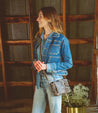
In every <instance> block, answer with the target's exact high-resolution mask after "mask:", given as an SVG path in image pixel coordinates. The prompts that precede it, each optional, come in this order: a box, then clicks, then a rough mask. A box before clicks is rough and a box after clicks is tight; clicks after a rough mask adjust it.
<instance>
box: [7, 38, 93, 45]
mask: <svg viewBox="0 0 98 113" xmlns="http://www.w3.org/2000/svg"><path fill="white" fill-rule="evenodd" d="M5 43H6V44H8V45H29V44H31V40H13V41H12V40H8V41H5ZM32 43H34V41H33V42H32ZM69 43H70V44H92V43H93V38H86V39H83V38H81V39H69ZM32 45H33V44H32Z"/></svg>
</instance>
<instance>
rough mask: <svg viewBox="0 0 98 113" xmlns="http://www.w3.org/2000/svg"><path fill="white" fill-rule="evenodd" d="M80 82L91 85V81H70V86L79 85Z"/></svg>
mask: <svg viewBox="0 0 98 113" xmlns="http://www.w3.org/2000/svg"><path fill="white" fill-rule="evenodd" d="M78 84H83V85H88V86H89V85H91V81H78V82H76V81H69V85H70V86H74V85H78Z"/></svg>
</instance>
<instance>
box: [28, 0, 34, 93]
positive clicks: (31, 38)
mask: <svg viewBox="0 0 98 113" xmlns="http://www.w3.org/2000/svg"><path fill="white" fill-rule="evenodd" d="M31 1H32V0H29V25H30V40H31V57H32V59H33V45H34V38H33V23H32V9H31V4H32V2H31ZM32 74H33V92H34V91H35V72H34V70H33V69H32Z"/></svg>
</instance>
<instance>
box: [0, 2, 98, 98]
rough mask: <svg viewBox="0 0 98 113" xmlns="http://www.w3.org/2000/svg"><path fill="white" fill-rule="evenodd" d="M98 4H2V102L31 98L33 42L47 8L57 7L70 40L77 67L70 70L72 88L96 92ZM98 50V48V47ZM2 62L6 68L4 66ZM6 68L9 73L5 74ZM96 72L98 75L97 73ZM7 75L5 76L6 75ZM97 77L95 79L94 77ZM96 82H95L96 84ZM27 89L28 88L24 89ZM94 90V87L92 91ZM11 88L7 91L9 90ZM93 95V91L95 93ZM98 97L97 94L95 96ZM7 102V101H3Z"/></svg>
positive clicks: (0, 9) (0, 82)
mask: <svg viewBox="0 0 98 113" xmlns="http://www.w3.org/2000/svg"><path fill="white" fill-rule="evenodd" d="M95 1H96V0H6V1H3V0H1V1H0V22H1V25H0V26H1V39H2V44H3V45H2V47H3V48H2V50H3V55H4V59H2V57H1V56H2V54H0V58H1V65H0V84H1V85H0V94H1V95H2V96H0V98H2V97H4V94H5V93H4V88H3V81H4V76H3V75H4V73H3V72H5V79H6V81H5V82H4V83H5V84H7V85H5V92H7V95H8V98H9V99H15V98H16V99H17V98H31V97H32V95H33V88H32V86H34V84H35V83H33V81H32V79H33V80H34V75H33V76H32V69H31V61H32V39H31V38H33V37H34V35H35V33H36V32H37V30H38V25H37V22H36V17H37V15H38V11H39V9H40V8H41V7H44V6H53V7H55V8H56V10H57V11H58V13H59V15H60V17H61V19H62V20H63V28H64V31H65V35H66V36H67V38H68V39H69V42H70V47H71V52H72V58H73V63H74V66H73V68H72V69H70V70H69V76H68V77H69V79H70V81H71V83H70V84H71V85H74V84H77V83H80V82H82V83H83V84H85V85H88V86H89V87H90V88H91V89H94V90H96V86H95V85H96V84H95V85H94V82H96V81H94V79H95V78H96V69H95V67H96V65H95V64H96V63H95V62H96V61H95V60H94V59H95V56H96V54H94V50H95V49H96V47H95V46H96V36H95V35H96V22H95V20H96V18H95V14H96V12H95ZM97 46H98V45H97ZM2 61H4V62H3V63H4V64H5V65H2V64H3V63H2ZM2 68H4V69H5V70H3V69H2ZM94 72H95V73H94ZM2 73H3V74H2ZM93 76H94V77H93ZM92 78H93V82H92ZM23 86H25V87H23ZM92 86H93V87H92ZM6 88H7V90H6ZM92 92H93V91H92ZM92 95H96V91H94V93H92ZM3 99H4V98H3Z"/></svg>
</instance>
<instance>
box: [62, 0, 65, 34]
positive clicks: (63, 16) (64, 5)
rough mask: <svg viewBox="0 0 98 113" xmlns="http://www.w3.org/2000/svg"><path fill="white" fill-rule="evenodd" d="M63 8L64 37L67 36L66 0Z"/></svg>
mask: <svg viewBox="0 0 98 113" xmlns="http://www.w3.org/2000/svg"><path fill="white" fill-rule="evenodd" d="M62 6H63V31H64V35H65V36H66V0H63V1H62Z"/></svg>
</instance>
